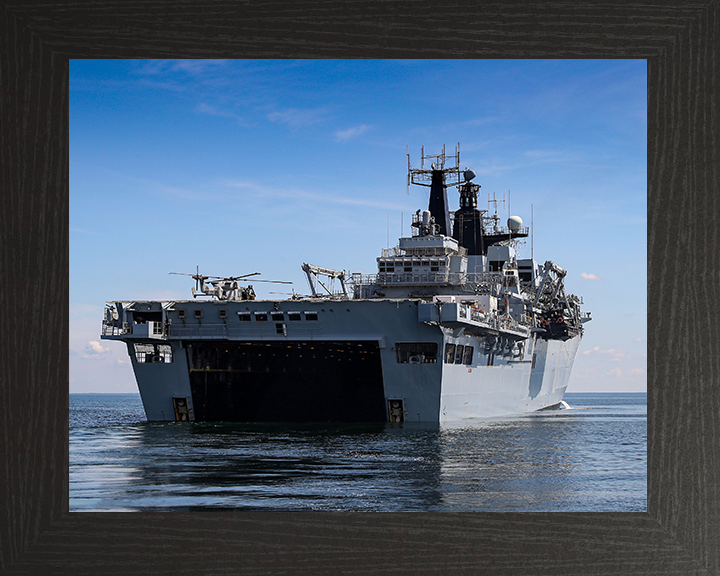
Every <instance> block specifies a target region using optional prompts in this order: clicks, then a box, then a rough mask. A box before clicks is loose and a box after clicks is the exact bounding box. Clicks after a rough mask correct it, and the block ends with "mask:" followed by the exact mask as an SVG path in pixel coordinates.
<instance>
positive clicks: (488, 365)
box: [101, 145, 590, 424]
mask: <svg viewBox="0 0 720 576" xmlns="http://www.w3.org/2000/svg"><path fill="white" fill-rule="evenodd" d="M407 162H408V174H407V178H408V188H409V187H410V185H418V186H424V187H427V188H429V202H428V207H427V209H426V210H422V211H421V210H418V211H417V212H416V213H415V214H414V215H413V218H412V227H411V228H412V234H411V236H409V237H403V238H400V239H399V240H398V244H397V246H395V247H393V248H388V249H382V255H381V256H380V257H378V258H377V272H375V273H373V274H363V273H346V271H345V270H342V271H340V270H335V269H331V268H325V267H322V266H316V265H312V264H308V263H303V265H302V270H303V271H304V272H305V274H306V275H307V278H308V282H309V285H310V291H311V294H310V295H307V296H300V295H297V294H293V295H292V296H291V297H289V298H285V299H267V300H266V299H258V298H257V297H256V294H255V291H254V289H253V286H252V284H249V282H251V281H257V280H253V277H254V276H257V275H259V273H257V272H256V273H253V274H246V275H244V276H235V277H225V278H223V277H215V276H205V275H201V274H200V273H199V269H198V270H197V271H196V273H195V274H188V275H189V276H191V277H192V278H193V280H194V281H195V287H194V288H192V289H191V292H192V296H193V299H188V300H178V301H169V300H168V301H165V300H163V301H157V300H152V301H115V302H108V303H107V304H106V307H105V312H104V317H103V322H102V335H101V338H103V339H106V340H120V341H122V342H124V343H126V345H127V350H128V353H129V356H130V360H131V363H132V367H133V371H134V373H135V378H136V380H137V386H138V389H139V392H140V395H141V397H142V402H143V405H144V408H145V413H146V416H147V419H148V420H149V421H195V422H212V421H228V422H285V423H291V422H431V423H441V424H442V423H445V422H454V421H459V420H464V419H472V418H486V417H497V416H506V415H517V414H521V413H527V412H532V411H537V410H546V409H553V408H559V407H561V406H562V405H563V404H564V402H563V395H564V393H565V390H566V388H567V385H568V379H569V377H570V373H571V370H572V366H573V362H574V360H575V357H576V355H577V352H578V347H579V345H580V340H581V338H582V335H583V324H584V323H585V322H587V321H588V320H590V314H589V313H588V312H584V313H583V312H581V309H580V306H581V304H582V301H581V299H580V298H578V297H577V296H575V295H572V294H566V292H565V288H564V278H565V276H566V270H565V269H563V268H562V267H560V266H559V265H558V264H556V263H554V262H552V261H550V260H548V261H545V262H544V264H539V263H538V262H536V261H535V260H534V259H533V258H532V257H531V258H520V256H519V253H518V250H517V249H518V247H519V243H521V242H523V241H524V240H523V239H526V238H527V237H528V234H529V232H528V230H529V229H528V227H525V226H523V222H522V219H521V218H520V217H518V216H510V217H509V218H508V220H507V225H506V226H501V225H500V221H501V219H500V217H499V216H498V214H497V203H498V201H496V200H495V201H494V200H490V199H489V205H490V204H491V203H492V202H493V201H494V202H495V212H494V213H493V214H491V210H490V207H489V205H488V209H487V210H480V209H478V194H479V190H480V185H478V184H476V183H474V182H473V180H474V179H475V178H476V174H475V172H474V171H472V170H470V169H467V168H465V169H464V170H461V169H460V152H459V145H458V147H457V148H456V150H455V154H446V153H445V148H444V147H443V150H442V152H441V153H439V154H437V155H429V154H427V155H426V154H425V150H424V148H423V149H422V153H421V161H420V167H417V168H413V167H412V166H411V163H410V155H409V153H408V155H407ZM452 188H455V189H457V191H458V192H459V207H458V209H457V210H455V211H450V210H449V206H448V189H452ZM259 281H263V280H259Z"/></svg>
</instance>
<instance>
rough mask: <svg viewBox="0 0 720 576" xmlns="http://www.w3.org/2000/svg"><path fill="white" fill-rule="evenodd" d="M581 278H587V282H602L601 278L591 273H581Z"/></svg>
mask: <svg viewBox="0 0 720 576" xmlns="http://www.w3.org/2000/svg"><path fill="white" fill-rule="evenodd" d="M580 276H581V277H582V278H585V280H602V278H600V276H597V275H596V274H591V273H589V272H581V273H580Z"/></svg>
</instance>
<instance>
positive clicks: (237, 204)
mask: <svg viewBox="0 0 720 576" xmlns="http://www.w3.org/2000/svg"><path fill="white" fill-rule="evenodd" d="M458 143H459V144H460V160H461V167H462V168H464V167H465V166H467V167H470V168H472V169H473V170H475V172H476V173H477V174H478V177H477V178H476V180H475V182H477V183H479V184H480V185H481V186H482V189H481V192H480V196H479V199H480V202H479V204H480V208H487V197H488V194H490V195H492V194H493V193H494V194H495V196H496V197H498V198H502V196H503V194H505V198H506V203H505V206H504V207H503V206H500V208H499V210H498V212H499V213H500V215H501V216H503V219H504V218H505V217H507V215H508V208H509V210H510V212H511V213H512V214H517V215H519V216H521V217H522V218H523V219H524V222H525V223H526V224H530V215H531V205H532V211H533V214H534V218H533V220H534V233H533V244H534V256H535V259H536V260H538V261H539V262H541V263H542V262H544V261H545V260H553V261H554V262H556V263H558V264H559V265H560V266H562V267H564V268H566V269H567V270H568V276H567V277H566V280H565V285H566V290H567V291H568V292H570V293H574V294H577V295H579V296H581V297H582V298H583V300H584V303H585V304H584V309H585V310H589V311H590V312H592V315H593V320H592V322H590V323H589V324H586V333H585V338H584V339H583V342H582V344H581V348H580V353H579V355H578V358H577V361H576V364H575V368H574V371H573V376H572V378H571V381H570V386H569V388H568V391H569V392H603V391H607V392H615V391H627V392H642V391H645V390H646V381H647V378H646V316H647V314H646V312H647V306H646V303H647V300H646V278H647V276H646V269H647V251H646V247H647V219H646V214H647V210H646V208H647V204H646V199H647V195H646V190H647V168H646V167H647V73H646V62H645V61H644V60H380V61H378V60H72V61H71V62H70V391H71V392H134V391H136V390H137V388H136V386H135V383H134V378H133V374H132V368H131V367H130V363H129V360H128V358H127V352H126V349H125V347H124V345H122V344H120V343H116V342H107V341H104V340H100V338H99V332H100V323H101V318H102V310H103V308H104V303H105V302H106V301H110V300H132V299H153V298H163V299H187V298H190V297H191V294H190V287H191V286H192V285H193V281H192V280H191V279H190V278H186V277H183V276H171V275H169V274H168V273H169V272H194V271H195V268H196V266H198V265H199V266H200V271H201V273H205V274H209V275H215V276H235V275H240V274H247V273H251V272H261V273H262V276H261V277H262V278H266V279H271V280H284V281H292V282H293V286H292V287H290V286H285V285H273V284H259V283H254V284H253V286H254V288H255V290H256V292H257V293H258V296H259V297H277V296H273V295H271V294H270V292H274V291H277V292H289V291H290V290H289V288H293V289H294V290H295V291H296V292H299V293H304V294H306V293H308V291H309V289H308V287H307V281H306V279H305V276H304V273H303V272H302V271H301V269H300V266H301V264H302V263H303V262H310V263H312V264H318V265H321V266H327V267H330V268H336V269H345V270H347V271H348V272H367V273H370V272H372V271H374V270H375V258H376V257H377V256H379V255H380V250H381V249H382V248H385V247H387V243H388V241H387V239H388V222H389V232H390V245H395V242H396V240H397V238H398V236H400V235H401V232H402V234H403V235H410V227H409V223H410V215H411V214H412V213H414V212H415V211H416V210H417V209H418V208H426V207H427V191H426V189H425V188H420V187H412V188H411V189H410V193H409V194H408V193H407V187H406V179H407V160H406V147H408V146H409V151H410V157H411V161H412V162H413V165H418V164H419V158H420V150H421V146H423V145H424V146H425V152H426V153H429V154H436V153H439V151H440V150H441V149H442V147H443V145H445V147H446V151H447V152H450V153H452V152H454V150H455V147H456V145H457V144H458ZM508 198H509V204H510V206H509V207H508V202H507V200H508ZM449 200H450V209H451V210H454V209H456V208H457V193H456V192H454V191H453V189H451V190H450V191H449ZM401 222H402V223H404V229H403V230H401ZM520 253H521V256H522V257H529V256H530V242H529V241H528V242H526V245H525V246H524V247H523V248H521V249H520Z"/></svg>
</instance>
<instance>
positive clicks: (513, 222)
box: [507, 216, 523, 232]
mask: <svg viewBox="0 0 720 576" xmlns="http://www.w3.org/2000/svg"><path fill="white" fill-rule="evenodd" d="M507 225H508V228H510V230H511V231H513V232H517V231H518V230H520V228H522V225H523V221H522V218H520V216H510V218H508V221H507Z"/></svg>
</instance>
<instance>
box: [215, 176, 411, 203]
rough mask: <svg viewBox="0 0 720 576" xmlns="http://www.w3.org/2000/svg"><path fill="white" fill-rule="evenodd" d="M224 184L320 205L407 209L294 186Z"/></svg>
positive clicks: (236, 182)
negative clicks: (271, 186) (294, 187)
mask: <svg viewBox="0 0 720 576" xmlns="http://www.w3.org/2000/svg"><path fill="white" fill-rule="evenodd" d="M224 184H225V185H226V186H229V187H230V188H238V189H241V190H245V191H247V192H250V193H254V194H257V195H260V196H268V197H272V198H289V199H294V200H302V201H303V202H314V203H317V204H319V205H327V204H345V205H352V206H369V207H371V208H381V209H383V210H407V207H405V206H402V205H399V204H391V203H389V202H380V201H377V200H364V199H359V198H347V197H343V196H342V195H341V194H318V193H316V192H308V191H307V190H299V189H292V188H268V187H263V186H259V185H257V184H253V183H250V182H243V181H226V182H224Z"/></svg>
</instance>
